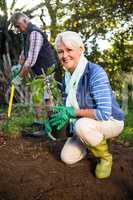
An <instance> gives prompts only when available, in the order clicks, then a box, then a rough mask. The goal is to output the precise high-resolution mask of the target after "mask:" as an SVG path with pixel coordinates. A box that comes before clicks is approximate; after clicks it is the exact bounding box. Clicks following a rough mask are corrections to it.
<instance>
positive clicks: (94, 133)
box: [75, 118, 103, 146]
mask: <svg viewBox="0 0 133 200" xmlns="http://www.w3.org/2000/svg"><path fill="white" fill-rule="evenodd" d="M75 133H76V135H77V136H78V137H79V138H80V140H82V142H83V143H85V144H90V145H92V146H96V145H97V144H99V143H100V142H101V141H102V139H103V134H102V133H101V132H100V131H99V129H98V128H97V126H96V123H95V120H93V119H89V118H81V119H79V120H77V122H76V124H75Z"/></svg>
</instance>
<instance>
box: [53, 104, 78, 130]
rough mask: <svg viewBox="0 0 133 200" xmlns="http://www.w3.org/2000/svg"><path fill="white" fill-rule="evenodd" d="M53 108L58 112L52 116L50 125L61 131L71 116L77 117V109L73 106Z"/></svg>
mask: <svg viewBox="0 0 133 200" xmlns="http://www.w3.org/2000/svg"><path fill="white" fill-rule="evenodd" d="M51 109H52V110H53V111H54V112H56V113H55V114H52V115H51V116H50V125H51V126H54V127H56V129H57V130H58V131H59V130H60V129H62V128H63V127H64V126H65V124H67V123H68V122H69V120H70V119H71V118H76V111H75V109H74V108H73V107H66V106H53V107H51Z"/></svg>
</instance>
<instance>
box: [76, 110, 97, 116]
mask: <svg viewBox="0 0 133 200" xmlns="http://www.w3.org/2000/svg"><path fill="white" fill-rule="evenodd" d="M76 116H77V117H89V118H93V119H95V109H80V108H78V109H76Z"/></svg>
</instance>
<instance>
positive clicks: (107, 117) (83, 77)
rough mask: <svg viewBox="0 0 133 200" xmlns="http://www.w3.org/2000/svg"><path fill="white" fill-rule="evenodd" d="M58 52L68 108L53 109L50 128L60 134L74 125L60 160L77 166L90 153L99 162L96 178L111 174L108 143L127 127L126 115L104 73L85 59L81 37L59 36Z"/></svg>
mask: <svg viewBox="0 0 133 200" xmlns="http://www.w3.org/2000/svg"><path fill="white" fill-rule="evenodd" d="M55 44H56V49H57V53H58V56H59V60H60V62H61V64H62V65H63V68H64V70H65V92H66V94H67V97H66V103H65V106H57V107H53V110H54V111H55V113H54V114H52V115H51V118H50V125H51V126H53V127H56V129H57V130H60V129H61V128H62V127H64V125H65V124H67V123H68V122H69V123H72V124H73V132H74V134H73V136H72V137H69V138H68V139H67V141H66V143H65V145H64V147H63V149H62V151H61V160H62V161H63V162H64V163H66V164H69V165H71V164H74V163H76V162H78V161H80V160H81V159H83V158H84V157H85V156H86V153H87V149H89V150H90V151H91V152H92V154H93V155H94V156H95V157H97V158H99V159H100V162H99V163H98V164H97V166H96V169H95V175H96V177H97V178H99V179H102V178H107V177H109V176H110V174H111V168H112V155H111V154H110V153H109V151H108V145H107V139H109V138H113V137H116V136H118V135H119V134H120V133H121V131H122V130H123V127H124V115H123V113H122V111H121V109H120V107H119V105H118V103H117V102H116V99H115V97H114V95H113V92H112V89H111V86H110V83H109V79H108V76H107V74H106V72H105V71H104V69H103V68H102V67H101V66H99V65H97V64H94V63H91V62H90V61H88V60H87V59H86V57H85V56H84V50H85V49H84V44H83V42H82V39H81V37H80V36H79V34H78V33H76V32H72V31H66V32H62V33H60V34H58V35H57V38H56V41H55Z"/></svg>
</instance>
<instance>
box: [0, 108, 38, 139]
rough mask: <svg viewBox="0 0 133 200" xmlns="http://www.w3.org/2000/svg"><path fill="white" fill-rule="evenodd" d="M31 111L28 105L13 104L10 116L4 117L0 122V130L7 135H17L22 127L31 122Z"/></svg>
mask: <svg viewBox="0 0 133 200" xmlns="http://www.w3.org/2000/svg"><path fill="white" fill-rule="evenodd" d="M33 119H34V115H33V111H30V110H29V108H28V106H22V105H15V107H14V108H13V112H12V114H11V117H10V118H6V119H4V120H2V121H1V123H0V130H1V131H2V132H3V133H4V134H5V135H9V136H18V135H20V134H21V131H22V130H24V128H26V127H28V126H30V125H31V124H32V122H33Z"/></svg>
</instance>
